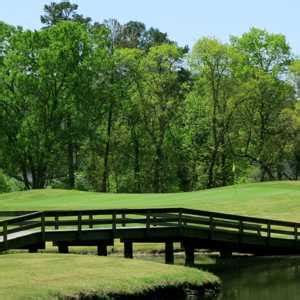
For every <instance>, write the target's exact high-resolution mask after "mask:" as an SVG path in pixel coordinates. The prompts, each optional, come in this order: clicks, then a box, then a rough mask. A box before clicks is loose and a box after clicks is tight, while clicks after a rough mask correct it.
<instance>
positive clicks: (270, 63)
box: [231, 28, 294, 181]
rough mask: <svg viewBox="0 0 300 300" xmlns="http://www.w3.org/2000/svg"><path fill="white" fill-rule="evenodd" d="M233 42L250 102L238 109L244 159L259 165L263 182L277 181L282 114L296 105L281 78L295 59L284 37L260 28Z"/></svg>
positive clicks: (242, 88) (289, 89)
mask: <svg viewBox="0 0 300 300" xmlns="http://www.w3.org/2000/svg"><path fill="white" fill-rule="evenodd" d="M231 42H232V44H233V47H234V48H235V49H237V51H239V52H240V53H241V54H242V55H243V58H244V61H243V69H244V71H243V73H244V76H245V81H244V82H245V84H244V85H243V86H241V90H243V91H244V94H245V95H246V97H247V101H245V103H244V105H243V106H242V107H240V110H239V113H240V116H241V123H240V125H241V126H243V127H242V128H244V131H243V134H241V135H240V137H241V138H242V141H241V143H242V144H243V145H244V147H243V151H242V153H241V156H244V157H245V158H247V159H248V160H249V161H250V163H252V164H257V165H259V168H260V174H261V175H260V180H262V181H263V180H266V179H274V178H275V176H276V175H275V174H276V164H277V162H276V159H275V157H276V149H279V148H280V147H278V145H279V144H280V142H281V141H283V140H282V139H280V131H279V128H280V120H281V119H280V117H281V113H282V111H283V110H284V109H285V108H286V107H289V106H291V105H293V102H294V97H293V89H292V87H291V86H290V85H289V84H288V83H287V82H285V81H284V80H283V79H282V77H283V74H284V73H285V72H286V71H287V68H288V65H289V63H290V61H291V58H292V57H291V54H290V48H289V46H288V45H287V43H286V41H285V37H284V36H283V35H280V34H271V33H268V32H267V31H265V30H260V29H257V28H252V29H251V30H250V31H249V32H248V33H245V34H243V35H242V36H241V37H240V38H237V37H232V38H231ZM274 143H275V144H274ZM274 169H275V170H274Z"/></svg>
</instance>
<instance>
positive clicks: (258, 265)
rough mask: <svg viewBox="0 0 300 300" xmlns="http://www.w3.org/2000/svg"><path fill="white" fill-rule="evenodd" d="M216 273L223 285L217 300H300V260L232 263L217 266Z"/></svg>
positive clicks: (250, 259)
mask: <svg viewBox="0 0 300 300" xmlns="http://www.w3.org/2000/svg"><path fill="white" fill-rule="evenodd" d="M217 264H218V263H217ZM216 267H217V265H216ZM218 268H219V270H217V269H218ZM215 273H216V274H217V275H219V276H220V277H221V279H222V281H223V288H222V293H221V295H220V296H219V297H218V300H254V299H255V300H298V299H299V298H300V284H299V282H300V281H299V280H300V258H243V259H237V260H236V261H234V259H232V260H230V261H228V262H223V263H222V264H219V267H217V268H216V269H215Z"/></svg>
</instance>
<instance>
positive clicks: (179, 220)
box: [178, 209, 182, 227]
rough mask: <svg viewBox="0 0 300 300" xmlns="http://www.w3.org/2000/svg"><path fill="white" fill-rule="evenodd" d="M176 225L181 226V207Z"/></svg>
mask: <svg viewBox="0 0 300 300" xmlns="http://www.w3.org/2000/svg"><path fill="white" fill-rule="evenodd" d="M178 225H179V227H181V226H182V210H181V209H180V211H179V213H178Z"/></svg>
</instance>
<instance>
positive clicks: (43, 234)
mask: <svg viewBox="0 0 300 300" xmlns="http://www.w3.org/2000/svg"><path fill="white" fill-rule="evenodd" d="M45 233H46V228H45V213H44V212H43V213H42V216H41V235H42V241H43V242H45V240H46V234H45Z"/></svg>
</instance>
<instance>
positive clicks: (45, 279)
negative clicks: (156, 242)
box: [0, 254, 219, 300]
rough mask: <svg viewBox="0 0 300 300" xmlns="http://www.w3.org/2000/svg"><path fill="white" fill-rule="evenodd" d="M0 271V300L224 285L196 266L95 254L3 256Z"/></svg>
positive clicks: (75, 297) (98, 294)
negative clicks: (171, 264) (164, 263)
mask: <svg viewBox="0 0 300 300" xmlns="http://www.w3.org/2000/svg"><path fill="white" fill-rule="evenodd" d="M0 269H1V272H0V299H5V300H17V299H65V298H68V297H70V298H68V299H82V298H80V295H81V296H89V295H94V296H98V297H99V299H100V298H101V299H108V298H107V296H110V295H112V294H114V295H132V294H143V293H147V292H148V291H155V290H156V289H158V288H164V287H170V286H171V287H180V286H182V285H186V284H189V285H192V286H197V287H201V286H203V285H207V284H218V283H219V280H218V278H217V277H216V276H214V275H212V274H210V273H207V272H203V271H200V270H197V269H193V268H185V267H182V266H170V265H163V264H160V263H154V262H147V261H141V260H126V259H121V258H116V257H113V258H111V257H97V256H92V255H72V254H69V255H67V256H65V255H61V254H9V255H1V256H0ZM89 299H92V298H89ZM93 299H95V298H93ZM97 299H98V298H97Z"/></svg>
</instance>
